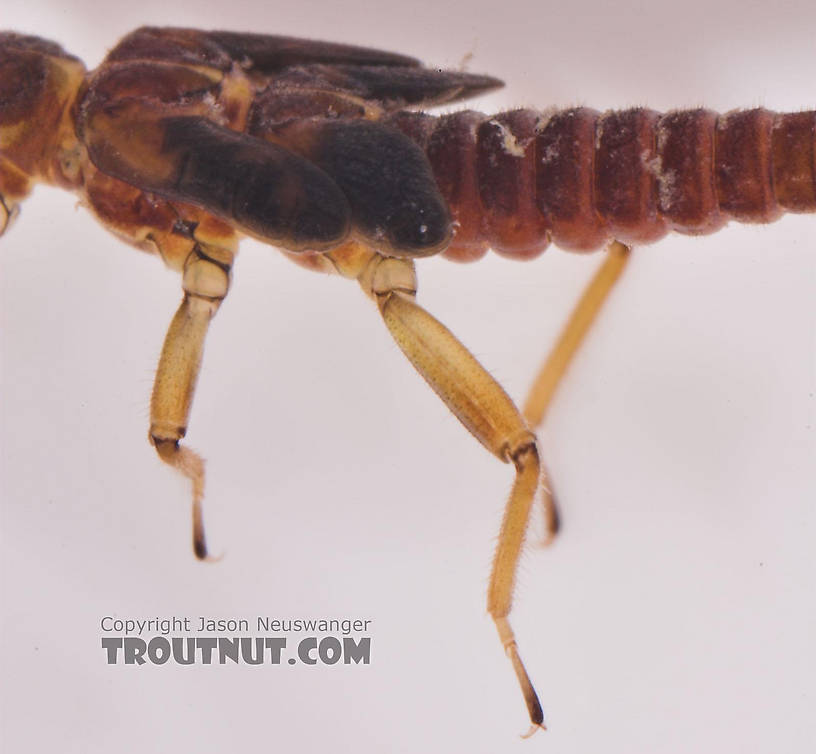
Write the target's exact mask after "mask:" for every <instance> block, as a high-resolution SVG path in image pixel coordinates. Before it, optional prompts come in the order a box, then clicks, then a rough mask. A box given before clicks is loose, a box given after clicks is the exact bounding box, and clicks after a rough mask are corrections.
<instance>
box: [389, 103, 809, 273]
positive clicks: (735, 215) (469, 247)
mask: <svg viewBox="0 0 816 754" xmlns="http://www.w3.org/2000/svg"><path fill="white" fill-rule="evenodd" d="M391 123H392V124H393V125H395V126H397V127H398V128H400V129H401V130H402V131H403V132H404V133H406V134H407V135H408V136H410V137H411V138H413V139H414V140H415V141H416V142H417V143H418V144H420V146H421V147H422V148H423V149H424V150H425V153H426V155H427V156H428V159H429V161H430V163H431V166H432V167H433V169H434V174H435V175H436V178H437V182H438V183H439V187H440V190H441V191H442V194H443V196H444V197H445V199H446V200H447V201H448V203H449V205H450V208H451V212H452V214H453V217H454V220H455V224H456V235H455V237H454V241H453V243H452V244H451V246H450V247H449V248H448V250H447V251H446V252H445V255H446V256H448V257H451V258H454V259H458V260H460V261H469V260H473V259H477V258H479V257H480V256H481V255H482V254H484V252H485V251H486V249H487V248H488V247H492V248H494V249H495V250H497V251H499V252H500V253H502V254H505V255H507V256H512V257H516V258H520V259H527V258H530V257H532V256H535V255H536V254H538V253H540V252H541V251H543V250H544V248H546V246H547V245H548V244H549V242H550V240H552V241H553V242H554V243H555V244H557V245H558V246H561V247H562V248H565V249H572V250H575V251H591V250H593V249H597V248H598V247H600V246H602V245H603V244H604V243H606V242H607V241H608V240H610V239H612V238H615V239H618V240H620V241H623V242H625V243H631V244H643V243H649V242H651V241H655V240H657V239H658V238H660V237H662V236H663V235H664V234H665V233H666V232H668V231H670V230H674V231H678V232H680V233H687V234H693V235H699V234H704V233H711V232H713V231H715V230H717V229H718V228H719V227H721V226H722V225H723V224H724V223H725V222H727V221H728V220H730V219H734V220H739V221H740V222H756V223H765V222H770V221H771V220H774V219H776V218H777V217H779V215H780V214H782V213H783V212H813V211H816V152H815V150H816V112H803V113H772V112H769V111H767V110H764V109H761V108H757V109H754V110H740V111H733V112H730V113H726V114H724V115H717V114H716V113H713V112H711V111H709V110H704V109H696V110H678V111H673V112H669V113H665V114H663V115H661V114H659V113H656V112H654V111H651V110H646V109H644V108H633V109H630V110H621V111H609V112H606V113H598V112H596V111H595V110H590V109H588V108H573V109H569V110H561V111H554V112H551V113H539V112H535V111H532V110H514V111H511V112H507V113H502V114H500V115H497V116H494V117H488V116H484V115H481V114H479V113H474V112H470V111H468V112H464V113H455V114H452V115H446V116H443V117H441V118H433V117H431V116H427V115H422V114H415V113H399V114H397V115H395V116H393V117H392V119H391Z"/></svg>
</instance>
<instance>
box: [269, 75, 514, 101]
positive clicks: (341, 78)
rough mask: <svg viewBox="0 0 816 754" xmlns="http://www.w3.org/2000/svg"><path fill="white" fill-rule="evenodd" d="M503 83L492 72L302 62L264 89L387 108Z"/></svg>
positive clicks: (456, 98) (271, 93)
mask: <svg viewBox="0 0 816 754" xmlns="http://www.w3.org/2000/svg"><path fill="white" fill-rule="evenodd" d="M501 86H503V83H502V82H501V81H499V79H496V78H493V77H492V76H479V75H476V74H473V73H461V72H459V71H441V70H436V69H433V68H416V67H410V68H409V67H404V66H384V65H339V64H334V65H304V66H295V67H293V68H290V69H287V70H286V71H283V72H282V73H281V75H279V76H276V77H275V79H274V80H273V81H272V82H271V85H270V87H269V89H268V90H267V91H266V92H265V94H266V95H267V96H274V95H275V94H277V93H279V92H281V91H290V90H291V89H293V88H298V89H303V90H307V91H310V92H312V91H315V90H317V91H321V92H340V93H343V94H351V95H353V96H354V97H359V98H360V99H364V100H369V101H371V102H376V103H377V104H378V105H380V106H381V107H383V108H384V109H386V110H388V111H393V110H399V109H401V108H403V107H417V106H423V107H431V106H433V105H441V104H444V103H448V102H458V101H461V100H464V99H468V98H469V97H475V96H477V95H479V94H482V93H483V92H487V91H489V90H491V89H498V88H499V87H501Z"/></svg>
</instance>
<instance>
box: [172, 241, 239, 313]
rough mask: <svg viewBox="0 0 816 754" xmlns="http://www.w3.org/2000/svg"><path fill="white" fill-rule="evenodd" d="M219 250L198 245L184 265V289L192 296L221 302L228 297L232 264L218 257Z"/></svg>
mask: <svg viewBox="0 0 816 754" xmlns="http://www.w3.org/2000/svg"><path fill="white" fill-rule="evenodd" d="M218 251H220V250H218V249H207V250H206V251H205V250H204V249H203V248H202V246H201V245H200V244H196V245H195V247H194V248H193V250H192V251H191V252H190V254H189V256H188V257H187V260H186V261H185V263H184V277H183V279H182V288H184V292H185V293H187V294H188V295H190V296H196V297H197V298H202V299H205V300H207V301H212V302H220V301H222V300H223V299H224V297H225V296H226V295H227V291H228V290H229V284H230V269H231V267H230V264H229V263H228V262H226V261H224V260H222V259H219V258H218V257H220V256H223V253H222V254H218V253H217V252H218Z"/></svg>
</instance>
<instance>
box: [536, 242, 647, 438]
mask: <svg viewBox="0 0 816 754" xmlns="http://www.w3.org/2000/svg"><path fill="white" fill-rule="evenodd" d="M630 251H631V250H630V249H629V247H628V246H626V245H624V244H622V243H620V241H613V242H612V243H611V244H610V246H609V251H608V252H607V255H606V259H604V261H603V264H602V265H601V266H600V268H599V269H598V271H597V272H596V273H595V276H594V277H593V278H592V281H591V282H590V284H589V285H588V286H587V288H586V290H585V291H584V293H583V295H582V296H581V298H580V299H579V301H578V303H577V305H576V306H575V309H573V311H572V314H571V315H570V318H569V319H568V320H567V324H566V325H565V327H564V329H563V331H562V332H561V335H560V337H559V338H558V341H557V342H556V344H555V347H554V348H553V350H552V351H551V352H550V355H549V356H548V357H547V360H546V361H545V362H544V366H543V367H542V368H541V371H540V372H539V373H538V375H537V376H536V378H535V381H534V382H533V386H532V388H530V393H529V395H528V396H527V400H526V401H525V403H524V406H523V408H522V410H521V412H522V414H523V415H524V418H525V419H526V420H527V423H528V424H529V425H530V427H531V428H532V429H535V428H536V427H538V426H539V425H540V424H541V421H542V420H543V418H544V414H545V413H546V411H547V408H548V407H549V405H550V403H551V402H552V397H553V395H554V394H555V390H556V388H557V387H558V385H559V384H560V382H561V379H562V378H563V376H564V373H565V372H566V370H567V367H569V365H570V362H571V361H572V358H573V356H575V352H576V351H577V350H578V347H579V346H580V345H581V342H582V341H583V339H584V337H585V336H586V334H587V332H588V331H589V328H590V327H591V326H592V323H593V322H594V321H595V319H596V317H597V316H598V312H599V311H600V310H601V306H602V305H603V303H604V301H606V299H607V297H608V296H609V293H610V291H611V290H612V287H613V286H614V285H615V282H616V281H617V280H618V278H619V277H620V276H621V273H622V272H623V269H624V267H625V266H626V262H627V260H628V259H629V254H630Z"/></svg>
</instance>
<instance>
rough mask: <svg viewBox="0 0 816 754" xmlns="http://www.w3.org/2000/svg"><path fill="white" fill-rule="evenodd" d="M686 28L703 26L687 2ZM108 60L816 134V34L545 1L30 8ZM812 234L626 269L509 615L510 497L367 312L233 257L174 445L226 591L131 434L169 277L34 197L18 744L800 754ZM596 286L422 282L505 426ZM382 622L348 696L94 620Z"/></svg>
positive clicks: (358, 298)
mask: <svg viewBox="0 0 816 754" xmlns="http://www.w3.org/2000/svg"><path fill="white" fill-rule="evenodd" d="M681 6H682V7H683V9H681ZM2 23H3V25H4V26H6V27H11V28H16V29H19V30H22V31H28V32H34V33H39V34H42V35H43V36H46V37H51V38H53V39H56V40H58V41H60V42H61V43H63V44H64V45H65V46H66V47H67V48H68V49H69V50H70V51H72V52H74V53H76V54H78V55H80V56H81V57H82V58H83V59H84V60H85V61H86V63H88V64H89V65H91V66H92V65H95V64H96V63H97V62H98V61H99V60H100V59H101V57H102V56H103V54H104V52H105V50H106V48H108V47H110V46H112V45H113V44H114V43H115V41H116V40H117V39H118V38H119V37H120V36H121V35H122V34H124V33H125V32H127V31H128V30H130V29H131V28H133V27H136V26H138V25H140V24H144V23H154V24H176V25H195V26H201V27H205V28H207V27H209V28H231V29H237V30H252V31H268V32H271V33H287V34H293V35H301V36H312V37H315V38H324V39H333V40H337V41H344V42H352V43H358V44H368V45H372V46H378V47H381V48H385V49H394V50H398V51H400V52H405V53H408V54H413V55H416V56H418V57H420V58H422V59H424V60H426V61H428V62H429V63H432V64H434V65H438V66H445V67H458V66H459V65H460V64H461V63H462V61H463V60H464V59H465V58H466V57H468V56H469V55H472V59H471V60H470V62H469V63H468V66H469V70H472V71H474V72H487V73H490V74H492V75H495V76H499V77H501V78H503V79H505V80H506V81H507V83H508V86H507V89H506V90H505V91H503V92H500V93H499V94H497V95H495V96H493V97H491V98H489V99H484V100H483V101H479V102H476V103H475V104H474V107H477V108H479V109H483V110H498V109H502V108H508V107H511V106H517V105H525V106H534V105H539V106H546V105H549V104H556V105H560V106H567V105H573V104H576V103H581V104H587V105H592V106H594V107H597V108H599V109H604V108H608V107H624V106H630V105H636V104H643V105H649V106H651V107H655V108H657V109H666V108H670V107H676V106H697V105H701V104H704V105H707V106H711V107H714V108H717V109H720V110H727V109H729V108H732V107H736V106H743V107H745V106H754V105H758V104H762V105H765V106H767V107H769V108H774V109H797V108H802V107H816V91H815V90H814V81H816V49H814V46H813V29H814V28H816V9H814V5H813V3H812V2H811V1H810V0H800V1H798V2H787V3H782V2H780V3H770V4H769V3H766V2H762V3H759V2H745V0H728V1H727V2H719V3H716V4H712V3H711V2H708V1H705V2H702V1H699V0H692V1H691V2H684V3H677V2H671V3H669V2H664V1H663V0H655V1H653V2H649V3H643V2H639V1H635V0H624V1H622V2H616V3H612V4H607V3H601V2H598V1H597V0H585V1H581V0H578V1H575V2H569V3H556V2H546V1H542V0H535V2H528V1H526V0H505V1H504V2H500V3H497V2H494V1H492V0H491V2H459V3H450V2H445V3H440V2H429V1H428V0H417V1H415V2H410V3H406V2H399V3H395V2H391V0H387V1H386V2H383V3H380V4H376V5H372V4H370V3H368V2H346V3H341V4H334V3H332V4H329V3H320V2H312V1H310V0H299V2H297V3H270V2H264V3H260V2H240V1H234V2H229V3H223V2H217V3H216V2H205V3H199V2H184V1H183V0H176V1H175V2H172V3H171V2H140V3H100V2H76V3H72V4H71V7H70V8H66V5H65V3H64V2H60V3H56V2H53V3H51V2H28V3H25V4H18V5H17V6H16V7H14V8H8V7H7V8H4V10H3V21H2ZM815 247H816V218H814V217H812V216H811V217H807V216H805V217H788V218H785V219H784V220H782V221H781V222H779V223H777V224H775V225H773V226H771V227H745V226H742V227H736V226H735V227H731V228H728V229H726V230H724V231H722V232H720V233H719V234H717V235H714V236H711V237H708V238H703V239H687V238H682V237H676V238H670V239H666V240H664V241H662V242H661V243H660V244H658V245H656V246H653V247H649V248H644V249H642V250H640V251H639V252H638V254H637V256H636V258H635V260H634V262H633V264H632V268H631V271H630V273H629V274H628V276H627V278H626V279H625V280H624V281H623V283H622V284H621V285H620V288H619V289H618V290H617V291H616V293H615V296H614V298H613V300H612V301H611V302H610V304H609V307H608V310H607V312H606V315H605V316H604V318H603V321H602V322H601V324H600V326H599V327H598V328H597V330H596V331H595V332H594V334H593V336H592V338H591V339H590V341H589V342H588V343H587V346H586V348H585V349H584V350H583V351H582V353H581V355H580V357H579V358H578V360H577V362H576V364H575V365H574V368H573V370H572V372H571V374H570V377H569V380H568V381H567V384H566V385H565V386H564V389H563V390H562V391H561V393H560V394H559V396H558V401H557V404H556V405H555V407H554V408H553V411H552V414H551V416H550V417H549V421H548V423H547V426H546V427H545V428H544V430H543V431H542V433H541V440H542V448H543V452H544V454H545V457H546V459H547V461H548V463H549V465H550V467H551V469H552V471H553V474H554V476H555V482H556V486H557V490H558V493H559V495H560V497H561V500H562V504H563V509H564V521H565V526H564V532H563V536H562V538H561V539H560V540H559V542H558V543H557V545H556V546H555V547H554V548H552V549H551V550H550V551H545V552H540V551H537V550H536V548H533V547H531V548H530V551H529V552H528V553H527V555H526V557H525V560H524V564H523V569H522V573H521V578H520V582H521V583H520V587H519V590H518V599H517V604H518V607H517V610H516V611H515V613H514V623H515V626H516V628H517V631H518V635H519V639H520V642H521V647H522V651H523V655H524V658H525V660H526V662H527V664H528V667H529V668H530V671H531V674H532V676H533V678H534V679H535V682H536V684H537V687H538V690H539V692H540V694H541V697H542V701H543V703H544V706H545V710H546V714H547V718H548V721H549V724H550V727H551V730H550V732H548V733H546V734H539V735H538V736H537V737H536V738H535V739H534V740H532V741H530V742H526V743H520V742H519V741H518V740H517V734H518V733H519V732H521V731H523V730H524V729H525V728H526V720H525V716H524V710H523V706H522V702H521V699H520V696H519V693H518V691H517V688H516V682H515V679H514V678H513V674H512V672H511V670H510V667H509V663H508V662H507V661H506V660H505V659H504V657H503V655H502V652H501V650H500V648H499V645H498V641H497V640H496V637H495V634H494V629H493V626H492V623H491V621H490V620H489V619H488V618H487V616H486V615H485V612H484V600H485V597H484V593H485V588H486V583H487V575H488V571H489V564H490V559H491V554H492V552H491V551H492V547H493V544H494V538H495V533H496V531H497V528H498V523H499V520H500V516H501V512H502V506H503V500H504V496H505V493H506V491H507V489H508V488H509V485H510V481H511V470H510V469H509V468H508V467H506V466H503V465H502V464H500V463H498V462H496V461H494V460H492V459H491V457H490V456H489V455H488V454H487V453H486V452H485V451H484V450H483V449H482V448H481V447H480V446H479V445H478V444H477V443H476V442H475V441H473V439H472V438H471V437H469V436H468V434H467V433H466V432H465V431H464V430H463V429H462V428H461V427H460V426H459V424H458V422H457V421H456V420H455V419H454V418H452V417H451V416H450V415H449V414H448V412H447V410H446V409H445V408H444V407H443V406H442V405H441V404H440V402H439V401H438V400H437V399H436V397H435V396H434V395H433V394H432V393H431V392H430V391H429V390H428V389H427V388H426V387H425V385H424V384H423V382H422V381H421V380H420V379H419V378H418V377H417V376H416V375H415V374H414V373H413V371H412V369H411V368H410V366H409V365H408V364H407V363H406V362H405V360H404V359H403V357H402V355H401V354H400V353H399V352H398V350H397V348H396V347H395V346H394V345H393V344H392V343H391V342H390V340H389V336H388V334H387V332H386V331H385V328H384V327H383V326H382V324H381V323H380V322H379V321H378V315H377V313H376V310H375V309H374V307H373V306H372V305H371V304H370V302H368V301H367V300H366V299H365V298H364V297H363V296H362V295H361V294H360V292H359V291H358V290H357V288H356V286H355V285H354V284H352V283H348V282H344V281H342V280H339V279H330V278H324V277H321V276H319V275H316V274H314V273H310V272H308V271H305V270H301V269H300V268H298V267H296V266H294V265H292V264H291V263H289V262H288V261H287V260H285V259H283V258H282V257H281V256H280V255H279V254H277V253H276V252H275V251H274V250H273V249H268V248H264V247H263V246H261V245H259V244H256V243H250V242H247V243H245V244H244V247H243V253H242V254H241V256H240V257H239V259H238V262H237V265H236V268H235V277H234V285H233V289H232V292H231V295H230V298H229V299H228V301H227V302H226V304H225V305H224V307H223V308H222V311H221V312H220V314H219V315H218V318H217V320H216V321H215V323H214V325H213V328H212V332H211V336H210V338H209V341H208V347H207V354H206V365H205V369H204V372H203V375H202V378H201V382H200V388H199V391H198V395H197V398H196V405H195V409H194V413H193V417H192V423H191V428H190V434H189V442H190V444H191V445H192V446H193V447H195V448H197V449H199V450H200V451H201V452H202V453H203V454H204V455H205V456H206V458H208V459H209V467H208V468H209V479H208V495H207V509H206V514H207V523H208V529H209V534H210V539H211V543H212V546H213V549H214V550H216V551H223V552H224V553H225V558H224V559H223V561H222V562H221V563H219V564H218V565H211V566H208V565H202V564H199V563H196V562H195V561H194V560H193V558H192V556H191V554H190V552H189V546H188V534H189V522H188V501H187V495H188V490H187V486H186V484H185V483H184V482H183V481H182V480H180V479H178V478H176V476H175V475H174V474H173V473H172V472H171V471H170V470H168V469H167V468H166V467H164V466H163V465H161V464H160V463H159V461H158V460H157V458H156V457H155V454H154V452H153V450H152V449H151V448H150V446H149V445H148V443H147V441H146V433H147V424H148V411H147V404H148V398H149V394H150V388H151V382H152V374H153V368H154V365H155V362H156V359H157V356H158V353H159V348H160V345H161V341H162V338H163V337H164V332H165V329H166V327H167V324H168V322H169V320H170V317H171V315H172V313H173V312H174V310H175V308H176V306H177V304H178V300H179V297H180V293H179V281H178V279H177V277H176V276H174V275H173V274H171V273H169V272H167V271H166V270H164V269H163V268H162V265H161V263H160V262H159V261H158V259H156V258H151V257H149V256H147V255H144V254H141V253H139V252H137V251H135V250H132V249H130V248H128V247H126V246H124V245H122V244H121V243H120V242H119V241H117V240H116V239H115V238H114V237H113V236H111V235H109V234H107V233H106V232H105V231H104V230H103V229H101V228H100V227H99V226H97V225H96V224H95V222H94V221H93V220H92V218H91V217H90V215H89V214H88V212H87V211H85V210H83V209H81V208H80V209H77V208H76V207H75V200H74V199H73V198H72V197H70V196H69V195H67V194H64V195H63V194H61V193H58V192H55V191H52V190H47V189H39V190H38V191H37V192H36V194H35V195H34V196H33V197H32V198H31V199H30V200H29V201H28V202H27V203H26V204H25V205H24V207H23V214H22V216H21V218H20V219H19V221H18V223H17V225H16V226H15V227H14V228H13V229H12V231H11V232H10V233H8V234H7V235H6V236H5V237H4V238H3V239H2V241H0V279H2V283H0V284H1V285H2V336H1V337H2V345H1V346H0V356H2V384H1V385H0V400H2V412H3V415H2V471H1V473H2V480H1V481H0V484H1V485H2V487H1V488H0V489H1V490H2V608H1V609H2V624H1V625H2V637H1V638H2V642H3V647H4V650H3V654H2V668H0V674H1V675H2V678H3V690H2V698H0V705H1V706H0V718H1V719H0V724H1V725H2V734H0V735H2V739H0V743H2V748H3V749H4V750H5V751H14V752H46V751H52V750H54V749H55V748H59V750H60V751H63V752H83V753H86V752H88V753H90V752H111V751H115V752H121V753H129V752H148V751H149V752H153V751H158V752H171V751H172V752H178V751H197V752H199V753H200V754H210V753H212V752H221V751H226V750H230V749H232V750H239V751H262V750H276V751H305V752H312V751H314V752H323V751H333V752H346V751H349V752H350V751H354V752H360V751H365V752H369V751H371V752H374V751H400V752H409V751H410V752H415V751H438V752H448V751H462V752H468V753H469V754H476V753H477V752H489V753H491V754H495V752H501V751H519V752H523V751H526V752H532V751H548V752H559V754H567V753H569V752H596V751H604V752H605V754H614V753H616V752H645V751H649V752H654V753H656V754H669V753H671V752H689V751H694V750H698V751H700V750H704V751H721V752H737V751H739V752H743V753H748V752H768V751H805V750H808V748H809V747H813V745H814V744H816V722H814V716H813V705H814V703H815V702H816V680H814V679H815V678H816V647H814V640H813V637H814V634H816V598H815V597H814V593H815V591H814V590H816V560H814V556H813V543H814V541H816V512H815V511H814V508H813V501H814V500H816V478H815V474H814V463H813V461H814V430H813V420H814V410H813V394H814V383H816V377H815V376H814V372H815V371H816V366H815V365H814V303H813V294H814V283H815V282H816V262H815V261H814V260H816V248H815ZM598 261H599V260H598V257H597V256H595V257H579V256H575V255H568V254H565V253H563V252H560V251H558V250H551V251H549V252H548V253H547V254H546V255H545V256H544V257H543V258H540V259H539V260H537V261H536V262H533V263H528V264H519V263H512V262H508V261H505V260H502V259H498V258H496V257H495V256H493V255H491V257H489V258H487V259H486V260H484V261H482V262H479V263H478V264H476V265H472V266H460V265H455V264H453V263H450V262H446V261H444V260H427V261H423V262H421V263H420V265H419V275H420V286H421V288H420V291H421V300H422V302H423V303H424V304H425V305H427V307H428V308H429V309H430V310H431V311H432V312H434V313H435V314H436V315H437V316H438V317H440V318H441V319H442V320H443V321H444V322H445V323H447V324H448V325H449V326H450V327H451V328H452V329H453V330H454V332H456V333H457V334H458V335H459V336H460V337H461V338H462V340H463V341H464V342H465V343H466V344H467V345H468V346H470V347H471V348H472V349H473V351H474V352H475V353H476V354H477V356H478V357H479V358H481V359H482V360H483V362H484V363H485V365H486V366H487V367H488V368H489V369H490V370H491V371H492V373H493V374H494V375H495V376H496V377H497V378H498V379H500V380H501V381H502V383H503V384H504V385H505V386H506V387H507V388H508V390H509V392H510V393H511V395H513V396H514V397H515V398H517V399H519V400H520V399H521V398H522V397H523V395H524V392H525V390H526V389H527V387H528V384H529V381H530V378H531V376H532V374H533V372H534V370H535V368H536V367H537V365H538V363H539V361H540V360H541V358H542V357H543V355H544V353H545V352H546V349H547V347H548V346H549V344H550V343H551V342H552V340H553V338H554V336H555V333H556V332H557V330H558V328H559V327H560V325H561V323H562V321H563V320H564V318H565V316H566V314H567V312H568V310H569V308H570V307H571V305H572V301H573V300H574V298H575V296H576V295H577V293H578V291H579V290H580V288H581V286H582V284H583V281H584V280H585V279H586V278H587V277H588V276H589V275H590V274H591V272H592V270H593V269H594V267H595V266H596V264H597V262H598ZM258 612H260V613H264V614H269V615H280V616H297V615H301V614H306V615H312V616H321V615H337V616H365V617H370V618H373V619H374V621H375V623H374V631H373V634H372V635H373V662H372V665H371V666H370V667H361V668H350V669H345V668H339V667H336V668H319V667H318V668H315V669H305V668H303V667H295V668H290V667H277V668H276V667H265V668H263V669H260V670H259V669H254V668H249V669H247V668H234V667H227V668H220V669H219V668H201V667H194V668H172V667H162V668H144V669H141V670H137V671H134V670H133V669H132V668H124V667H115V668H111V667H108V666H106V665H105V664H104V656H103V653H102V650H101V649H100V648H99V630H98V621H99V619H100V618H101V617H102V616H103V615H106V614H110V613H116V614H118V615H121V616H152V615H157V614H158V615H167V614H173V613H175V614H182V615H183V614H187V615H192V616H194V615H198V614H202V613H203V614H209V615H216V616H217V615H221V616H231V615H248V616H251V615H253V614H255V613H258Z"/></svg>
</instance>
